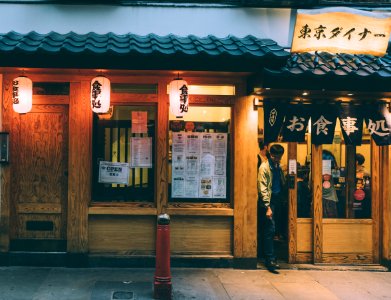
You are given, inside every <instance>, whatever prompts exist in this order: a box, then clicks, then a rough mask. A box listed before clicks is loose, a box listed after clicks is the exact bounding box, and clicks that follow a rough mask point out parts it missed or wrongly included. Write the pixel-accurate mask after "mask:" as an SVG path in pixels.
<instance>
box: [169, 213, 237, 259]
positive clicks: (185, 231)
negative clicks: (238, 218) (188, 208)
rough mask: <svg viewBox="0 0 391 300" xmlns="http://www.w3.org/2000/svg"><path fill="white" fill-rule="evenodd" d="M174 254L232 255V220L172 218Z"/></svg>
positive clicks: (228, 218) (218, 218)
mask: <svg viewBox="0 0 391 300" xmlns="http://www.w3.org/2000/svg"><path fill="white" fill-rule="evenodd" d="M170 227H171V253H172V254H199V255H203V254H226V255H227V254H228V255H229V254H232V250H231V249H232V244H231V241H232V218H230V217H190V216H186V217H185V216H174V217H171V226H170Z"/></svg>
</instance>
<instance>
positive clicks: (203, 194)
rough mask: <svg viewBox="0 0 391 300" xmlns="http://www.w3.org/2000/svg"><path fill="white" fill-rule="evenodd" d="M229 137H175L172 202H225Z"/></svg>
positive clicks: (195, 134) (200, 134)
mask: <svg viewBox="0 0 391 300" xmlns="http://www.w3.org/2000/svg"><path fill="white" fill-rule="evenodd" d="M227 138H228V136H227V133H206V132H173V133H172V184H171V197H172V198H226V190H227V178H226V176H227V171H226V168H227Z"/></svg>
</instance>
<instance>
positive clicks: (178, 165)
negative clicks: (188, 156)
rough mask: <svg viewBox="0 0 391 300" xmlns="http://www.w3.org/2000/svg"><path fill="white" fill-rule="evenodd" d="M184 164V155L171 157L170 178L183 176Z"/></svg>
mask: <svg viewBox="0 0 391 300" xmlns="http://www.w3.org/2000/svg"><path fill="white" fill-rule="evenodd" d="M185 171H186V164H185V155H184V154H173V155H172V177H177V176H185Z"/></svg>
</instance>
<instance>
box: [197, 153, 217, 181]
mask: <svg viewBox="0 0 391 300" xmlns="http://www.w3.org/2000/svg"><path fill="white" fill-rule="evenodd" d="M214 166H215V157H214V156H213V155H211V154H205V155H203V156H202V157H201V165H200V175H201V176H213V175H214Z"/></svg>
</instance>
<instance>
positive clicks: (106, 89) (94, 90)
mask: <svg viewBox="0 0 391 300" xmlns="http://www.w3.org/2000/svg"><path fill="white" fill-rule="evenodd" d="M110 90H111V88H110V80H109V79H107V78H106V77H104V76H97V77H95V78H94V79H92V80H91V109H92V111H93V112H94V113H97V114H104V113H107V112H108V111H109V109H110Z"/></svg>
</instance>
